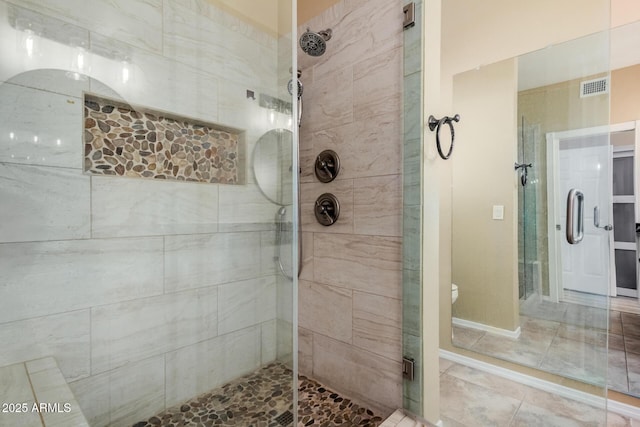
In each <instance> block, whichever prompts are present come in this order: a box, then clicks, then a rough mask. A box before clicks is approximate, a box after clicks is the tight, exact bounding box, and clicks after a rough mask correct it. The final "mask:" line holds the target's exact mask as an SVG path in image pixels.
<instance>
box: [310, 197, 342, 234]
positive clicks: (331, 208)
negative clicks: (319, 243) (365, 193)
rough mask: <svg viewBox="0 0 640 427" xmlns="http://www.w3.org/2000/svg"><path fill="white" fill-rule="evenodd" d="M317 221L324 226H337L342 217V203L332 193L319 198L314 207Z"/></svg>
mask: <svg viewBox="0 0 640 427" xmlns="http://www.w3.org/2000/svg"><path fill="white" fill-rule="evenodd" d="M314 211H315V214H316V219H317V220H318V222H319V223H320V224H322V225H324V226H327V227H328V226H330V225H333V224H335V222H336V221H337V220H338V217H339V216H340V202H338V198H337V197H336V196H334V195H333V194H331V193H324V194H322V195H320V197H318V199H317V200H316V204H315V206H314Z"/></svg>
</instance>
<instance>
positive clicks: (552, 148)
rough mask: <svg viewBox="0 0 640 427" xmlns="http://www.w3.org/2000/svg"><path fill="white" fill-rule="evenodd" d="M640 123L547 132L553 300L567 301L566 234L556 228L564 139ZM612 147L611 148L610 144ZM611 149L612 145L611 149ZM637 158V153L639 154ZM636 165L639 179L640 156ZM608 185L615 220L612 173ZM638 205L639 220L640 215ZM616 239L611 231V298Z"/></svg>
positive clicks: (609, 213) (609, 209)
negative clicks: (564, 281)
mask: <svg viewBox="0 0 640 427" xmlns="http://www.w3.org/2000/svg"><path fill="white" fill-rule="evenodd" d="M638 123H639V122H635V121H632V122H625V123H620V124H615V125H605V126H596V127H590V128H582V129H574V130H569V131H561V132H550V133H547V135H546V140H547V176H548V183H549V184H548V185H549V189H548V191H547V204H548V209H547V218H548V221H547V226H548V228H547V233H548V234H547V236H548V238H549V299H550V300H551V301H553V302H560V301H562V300H563V293H564V292H563V291H564V287H563V285H562V260H561V258H562V256H561V252H562V251H561V247H562V246H561V243H562V238H563V236H564V234H563V233H558V232H557V229H556V222H557V221H556V218H557V209H559V207H558V206H557V203H556V194H557V191H558V189H559V182H558V174H557V172H556V169H557V166H558V164H559V148H560V147H559V144H560V140H562V139H568V138H577V137H588V136H595V135H604V134H609V135H610V134H611V133H614V132H624V131H630V130H635V129H637V124H638ZM637 145H638V135H637V134H636V146H637ZM609 147H611V146H610V145H609ZM610 150H611V148H610ZM636 157H637V156H636ZM612 162H613V156H612V155H611V153H609V158H608V163H609V171H611V170H612V169H611V168H612ZM635 162H636V164H635V165H634V166H635V170H634V175H635V176H636V181H637V175H636V174H637V172H636V170H637V166H638V159H636V160H635ZM607 179H608V181H609V182H608V188H609V189H610V192H609V193H610V194H609V196H610V197H609V198H610V202H609V203H608V205H607V217H608V218H610V219H611V221H613V195H612V194H613V192H612V191H611V189H612V179H613V177H612V173H609V176H608V177H607ZM638 211H639V208H638V204H636V221H637V220H638V218H640V214H639V212H638ZM614 250H615V249H614V242H613V232H609V286H608V293H607V295H606V296H607V297H609V296H616V289H615V264H614V254H615V253H614Z"/></svg>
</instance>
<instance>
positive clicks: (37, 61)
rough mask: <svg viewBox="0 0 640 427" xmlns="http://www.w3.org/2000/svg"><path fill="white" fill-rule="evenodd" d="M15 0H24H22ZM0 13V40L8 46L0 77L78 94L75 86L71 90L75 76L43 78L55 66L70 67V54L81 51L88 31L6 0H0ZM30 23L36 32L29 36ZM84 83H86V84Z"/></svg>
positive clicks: (38, 87) (65, 92)
mask: <svg viewBox="0 0 640 427" xmlns="http://www.w3.org/2000/svg"><path fill="white" fill-rule="evenodd" d="M14 3H16V4H19V5H22V4H23V2H20V1H15V2H14ZM40 3H41V2H40ZM0 16H2V17H3V19H2V21H1V22H0V40H2V41H3V42H4V43H6V44H3V46H5V47H6V48H4V49H3V51H2V55H3V57H2V59H3V60H2V64H0V81H11V82H14V83H17V84H24V85H26V86H28V87H33V88H37V89H45V90H49V91H52V92H56V93H64V94H69V95H73V96H79V93H78V92H76V91H75V90H73V91H72V92H69V91H68V90H69V89H70V88H72V87H76V84H75V83H72V79H69V78H67V77H65V78H64V80H60V79H55V84H51V83H53V82H52V81H51V80H49V79H48V78H45V80H43V81H40V78H41V77H43V76H44V75H51V74H52V72H56V71H54V70H69V68H70V66H71V58H72V57H74V56H76V55H77V54H78V52H79V50H78V48H79V47H82V46H84V47H86V46H88V43H89V31H88V30H87V29H83V28H80V27H78V26H77V25H73V24H70V23H67V22H64V21H61V20H59V19H56V18H52V17H50V16H46V15H43V14H41V13H37V12H34V11H32V10H29V9H25V8H23V7H19V6H17V5H13V4H9V3H6V2H4V1H3V2H0ZM4 17H6V19H4ZM29 26H30V27H31V29H35V30H36V32H37V34H33V35H32V36H31V37H30V38H29V35H28V34H27V33H26V31H25V30H26V29H27V28H28V27H29ZM27 40H28V41H29V46H27ZM56 74H58V75H64V74H65V71H57V73H56ZM65 80H66V82H65ZM83 86H84V87H85V88H86V87H87V86H86V84H85V85H83Z"/></svg>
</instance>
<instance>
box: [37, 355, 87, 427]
mask: <svg viewBox="0 0 640 427" xmlns="http://www.w3.org/2000/svg"><path fill="white" fill-rule="evenodd" d="M25 365H26V367H27V372H28V373H29V379H30V381H31V386H32V387H33V391H34V394H35V397H36V399H37V400H38V402H40V403H41V404H42V403H43V402H44V403H59V404H62V405H64V404H69V406H70V411H69V412H65V411H42V412H41V414H40V415H41V417H42V423H43V424H44V425H47V426H51V427H66V426H78V427H89V424H88V423H87V420H86V419H85V417H84V414H83V413H82V410H81V409H80V406H79V405H78V402H77V401H76V399H75V397H74V396H73V393H71V390H70V389H69V386H68V385H67V381H66V380H65V378H64V377H63V376H62V373H61V372H60V369H58V365H57V364H56V360H55V359H54V358H53V357H46V358H43V359H38V360H32V361H29V362H26V363H25Z"/></svg>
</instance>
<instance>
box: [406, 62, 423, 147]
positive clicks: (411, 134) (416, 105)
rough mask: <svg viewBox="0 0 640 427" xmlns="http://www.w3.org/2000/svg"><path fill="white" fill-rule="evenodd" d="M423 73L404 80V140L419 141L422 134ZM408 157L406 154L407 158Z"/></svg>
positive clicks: (411, 75)
mask: <svg viewBox="0 0 640 427" xmlns="http://www.w3.org/2000/svg"><path fill="white" fill-rule="evenodd" d="M421 114H422V73H419V72H418V73H413V74H410V75H408V76H406V77H405V78H404V85H403V118H404V140H405V144H407V143H408V142H409V141H411V140H419V139H420V137H421V136H422V135H421V132H422V120H420V116H421ZM406 157H407V155H406V154H405V158H406Z"/></svg>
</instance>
